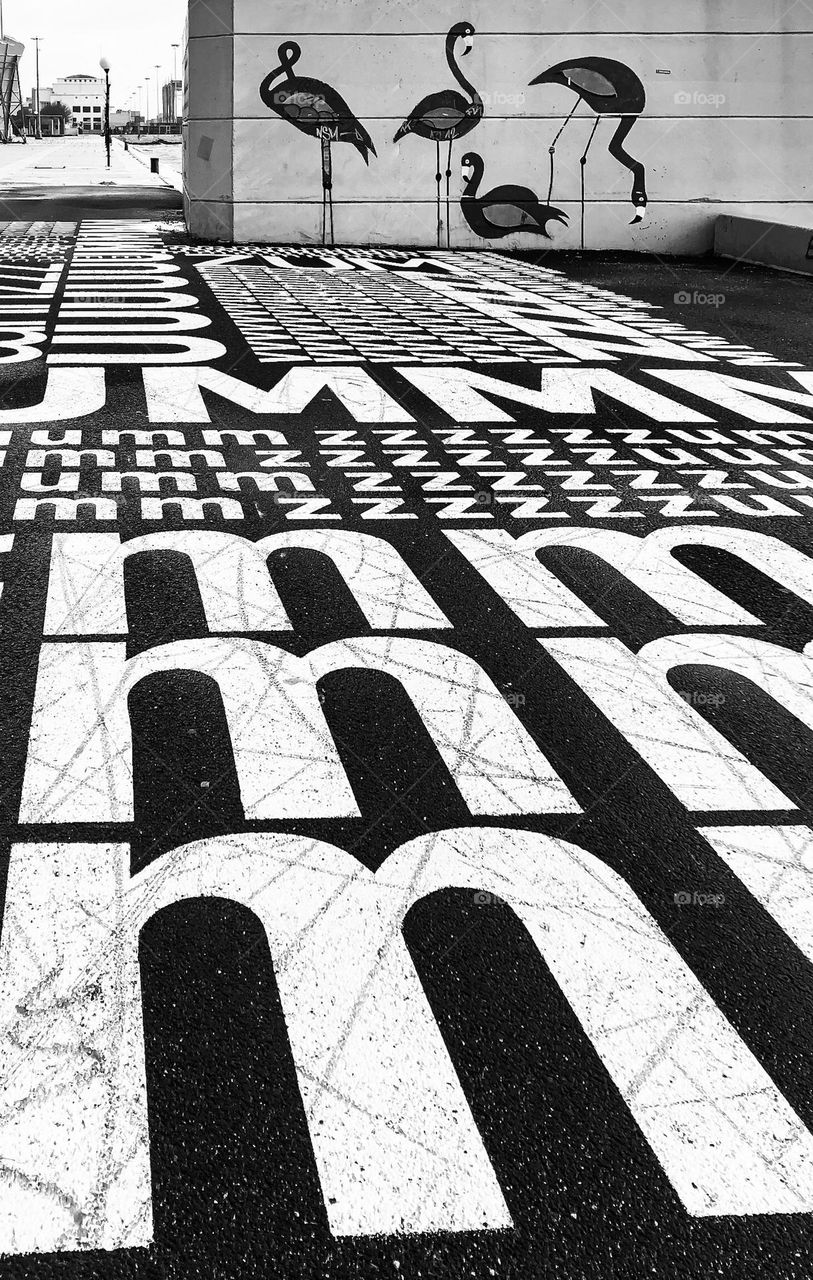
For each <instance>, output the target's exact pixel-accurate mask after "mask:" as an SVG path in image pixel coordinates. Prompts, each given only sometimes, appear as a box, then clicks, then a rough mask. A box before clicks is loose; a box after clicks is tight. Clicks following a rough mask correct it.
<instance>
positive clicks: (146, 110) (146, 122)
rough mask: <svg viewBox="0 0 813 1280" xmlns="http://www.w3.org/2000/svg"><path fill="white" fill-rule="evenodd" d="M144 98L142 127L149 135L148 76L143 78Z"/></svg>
mask: <svg viewBox="0 0 813 1280" xmlns="http://www.w3.org/2000/svg"><path fill="white" fill-rule="evenodd" d="M144 98H145V103H144V126H145V128H146V130H147V133H149V123H150V77H149V76H145V77H144Z"/></svg>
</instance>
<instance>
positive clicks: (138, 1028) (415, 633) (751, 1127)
mask: <svg viewBox="0 0 813 1280" xmlns="http://www.w3.org/2000/svg"><path fill="white" fill-rule="evenodd" d="M127 181H129V178H127ZM154 198H155V197H154ZM146 202H147V197H146V196H145V195H143V193H142V196H141V197H140V200H139V203H146ZM38 208H39V213H40V215H41V216H40V217H38V218H34V219H26V218H25V217H22V216H18V215H19V214H20V210H19V208H15V207H14V205H13V202H10V204H9V209H10V215H9V220H8V222H7V223H6V224H5V225H4V226H3V227H0V232H2V234H0V277H1V278H2V282H3V295H4V302H3V311H2V325H3V331H2V333H0V386H1V387H2V393H1V394H0V432H2V438H0V445H2V448H3V449H4V451H5V452H4V456H3V466H2V471H0V476H1V477H2V489H0V519H2V530H1V531H0V578H2V596H1V597H0V666H1V667H2V670H3V675H4V679H3V689H4V691H5V696H4V698H3V699H2V701H0V777H1V778H2V787H0V827H1V828H2V838H3V864H2V865H3V883H4V884H5V907H4V917H3V929H2V939H1V940H0V1038H1V1039H2V1055H1V1056H2V1063H3V1066H2V1071H3V1076H4V1085H3V1090H2V1094H1V1095H0V1180H2V1185H3V1194H2V1197H0V1252H2V1254H4V1255H5V1256H4V1257H3V1259H2V1261H0V1275H2V1276H8V1277H13V1278H14V1280H23V1278H24V1277H25V1278H26V1280H27V1278H29V1277H31V1278H32V1280H33V1278H35V1277H36V1278H39V1277H43V1278H44V1277H49V1280H50V1277H64V1278H65V1280H79V1278H80V1277H82V1278H84V1277H103V1278H104V1280H107V1278H110V1280H114V1278H118V1277H134V1278H135V1277H138V1278H139V1280H141V1278H142V1277H143V1278H144V1280H147V1278H149V1280H152V1278H153V1277H173V1278H174V1277H201V1280H204V1278H205V1280H209V1278H210V1277H211V1278H212V1280H214V1278H215V1277H217V1278H218V1280H219V1278H221V1277H235V1278H236V1277H240V1278H241V1280H242V1278H245V1277H255V1276H256V1277H263V1278H265V1277H274V1278H275V1280H276V1278H279V1280H289V1278H290V1280H293V1278H294V1277H297V1278H299V1277H311V1276H313V1277H320V1278H322V1277H335V1278H336V1280H346V1278H349V1277H398V1276H402V1277H409V1278H412V1277H415V1278H417V1277H438V1278H442V1280H458V1278H460V1280H462V1278H463V1277H467V1278H468V1277H472V1278H474V1280H486V1278H488V1277H495V1276H496V1277H500V1278H512V1280H513V1278H515V1277H516V1280H531V1277H533V1278H534V1280H535V1278H536V1277H543V1276H544V1277H557V1278H559V1280H583V1278H584V1280H588V1278H589V1280H593V1278H595V1280H607V1278H608V1277H619V1278H623V1280H626V1278H627V1277H630V1278H631V1280H632V1278H634V1280H638V1278H640V1277H643V1276H647V1277H657V1278H660V1277H675V1276H679V1277H685V1278H686V1280H706V1278H707V1277H709V1276H717V1275H721V1276H731V1275H737V1276H738V1277H754V1278H756V1277H760V1278H762V1277H767V1276H770V1277H783V1278H785V1277H788V1278H790V1277H808V1276H810V1275H811V1261H810V1258H811V1230H810V1222H811V1216H810V1215H811V1213H813V1089H812V1088H811V1078H813V1076H812V1069H813V1049H811V1036H810V1032H809V1028H810V1025H811V1021H812V1020H813V981H812V980H811V970H810V962H811V959H813V886H812V885H811V880H810V876H811V873H812V872H813V836H811V832H810V829H809V825H808V824H809V823H810V820H811V782H810V779H811V764H813V738H812V737H811V731H813V697H812V696H811V688H813V665H812V664H811V659H810V658H809V657H808V656H807V652H806V645H808V644H809V643H810V642H811V641H813V568H812V567H811V559H810V555H809V552H810V527H811V516H812V515H813V374H812V373H810V372H808V371H807V370H808V348H809V343H810V338H811V326H810V319H809V316H810V284H809V282H808V281H806V280H803V279H800V278H794V277H790V276H781V275H772V274H769V273H767V272H763V271H761V270H756V269H747V268H741V267H736V266H732V265H731V264H725V263H691V264H682V263H680V262H664V263H661V264H652V263H644V262H637V261H634V260H632V261H631V260H626V261H622V260H611V259H607V260H597V259H594V258H592V257H583V258H579V257H573V258H569V257H562V256H558V257H556V256H553V255H549V256H547V257H536V258H533V259H531V258H526V259H506V258H502V257H500V256H499V255H496V254H489V253H476V254H459V255H458V254H446V253H438V252H432V253H427V254H423V253H413V252H409V251H405V252H396V251H377V250H367V251H363V250H338V249H337V250H323V249H321V248H320V247H313V248H310V249H296V250H286V249H279V248H274V249H267V248H266V249H264V248H262V247H256V246H249V247H247V248H244V249H240V250H230V249H218V248H213V247H211V246H204V245H194V244H190V243H189V242H188V241H187V240H186V239H185V237H184V235H183V233H182V229H181V224H180V223H179V222H178V221H177V214H175V213H173V212H171V211H170V212H169V213H165V212H162V211H161V210H157V211H155V212H154V213H152V214H151V215H149V216H147V215H144V216H138V217H129V216H126V210H125V211H123V210H122V209H121V208H120V207H118V205H117V204H116V203H115V201H112V202H111V201H110V199H108V201H107V203H106V204H104V206H101V205H100V206H99V207H98V208H97V209H96V210H95V211H94V210H91V216H87V217H79V216H77V217H75V218H73V219H71V217H70V207H67V208H66V207H63V206H62V205H60V206H59V208H60V210H61V212H63V213H67V214H68V216H67V217H63V218H62V219H61V220H59V219H56V218H55V217H54V216H52V215H53V210H54V206H53V205H49V204H46V203H42V202H41V203H40V205H39V207H38Z"/></svg>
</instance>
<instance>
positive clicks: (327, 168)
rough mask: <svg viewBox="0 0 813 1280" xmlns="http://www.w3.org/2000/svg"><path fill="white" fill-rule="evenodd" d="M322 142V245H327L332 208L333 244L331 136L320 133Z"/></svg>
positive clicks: (331, 239)
mask: <svg viewBox="0 0 813 1280" xmlns="http://www.w3.org/2000/svg"><path fill="white" fill-rule="evenodd" d="M320 138H321V141H322V244H326V243H327V211H328V206H329V207H330V242H331V244H332V243H333V159H332V157H331V154H330V134H329V132H328V130H327V129H322V130H321V133H320Z"/></svg>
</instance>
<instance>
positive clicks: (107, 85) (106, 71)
mask: <svg viewBox="0 0 813 1280" xmlns="http://www.w3.org/2000/svg"><path fill="white" fill-rule="evenodd" d="M99 66H100V67H101V69H102V71H103V72H104V80H105V93H104V145H105V148H106V149H107V167H108V169H109V168H110V148H111V145H112V139H111V137H110V63H109V62H108V61H107V58H100V59H99Z"/></svg>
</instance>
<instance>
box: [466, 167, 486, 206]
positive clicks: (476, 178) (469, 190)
mask: <svg viewBox="0 0 813 1280" xmlns="http://www.w3.org/2000/svg"><path fill="white" fill-rule="evenodd" d="M482 176H483V175H482V173H477V171H476V170H475V172H474V173H473V174H472V175H471V177H470V178H469V180H468V182H467V183H466V185H465V187H464V188H463V196H462V199H463V200H473V199H474V197H475V196H476V195H477V188H478V187H479V186H480V179H481V178H482Z"/></svg>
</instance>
